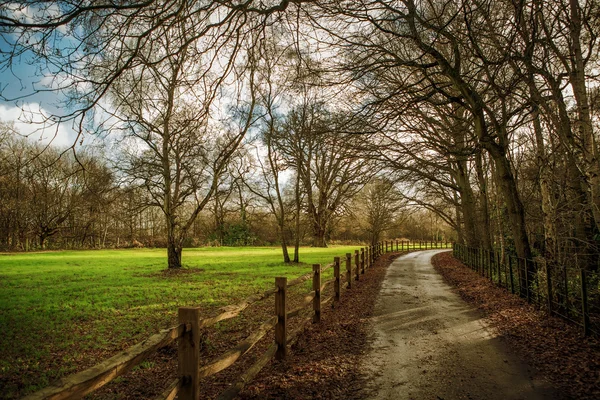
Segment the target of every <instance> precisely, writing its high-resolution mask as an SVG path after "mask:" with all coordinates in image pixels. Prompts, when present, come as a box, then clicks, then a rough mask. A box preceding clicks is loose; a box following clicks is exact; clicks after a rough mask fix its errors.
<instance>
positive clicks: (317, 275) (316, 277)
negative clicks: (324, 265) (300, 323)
mask: <svg viewBox="0 0 600 400" xmlns="http://www.w3.org/2000/svg"><path fill="white" fill-rule="evenodd" d="M313 290H314V291H315V298H314V299H313V310H314V311H315V315H314V316H313V323H317V322H321V264H313Z"/></svg>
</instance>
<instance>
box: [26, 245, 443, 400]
mask: <svg viewBox="0 0 600 400" xmlns="http://www.w3.org/2000/svg"><path fill="white" fill-rule="evenodd" d="M421 247H422V244H421V243H419V244H418V245H417V243H409V242H406V241H400V242H398V240H396V251H408V250H419V249H421ZM441 247H442V244H440V245H439V248H441ZM443 247H446V248H447V247H448V243H445V244H443ZM393 250H394V247H393V242H390V245H389V246H388V243H387V241H385V243H384V242H379V243H376V244H374V245H371V246H368V247H366V248H365V247H363V248H361V249H360V250H355V252H354V266H353V265H352V254H351V253H347V254H346V256H345V262H346V282H347V286H346V290H350V289H352V285H353V282H352V281H353V280H356V281H359V279H360V275H361V274H365V273H366V272H367V271H368V270H369V269H370V268H372V266H373V264H374V263H375V261H376V260H377V258H378V257H380V256H381V255H383V254H384V253H386V252H388V251H393ZM340 264H341V258H340V257H335V258H334V260H333V263H331V264H328V265H326V266H325V267H321V265H320V264H315V265H313V271H312V272H309V273H307V274H304V275H302V276H300V277H297V278H295V279H293V280H291V281H289V282H288V281H287V278H285V277H279V278H276V279H275V288H274V289H272V290H268V291H266V292H264V293H260V294H257V295H254V296H250V297H249V298H247V299H245V300H243V301H242V302H240V303H238V304H234V305H231V306H227V307H224V308H223V312H222V313H220V314H219V315H216V316H214V317H209V318H201V316H200V312H201V311H200V310H201V309H200V308H199V307H181V308H179V310H178V318H179V324H178V325H177V326H175V327H172V328H169V329H165V330H162V331H160V332H159V333H157V334H155V335H152V336H151V337H149V338H148V339H146V340H144V341H143V342H141V343H138V344H136V345H134V346H131V347H129V348H128V349H127V350H125V351H123V352H121V353H119V354H117V355H115V356H113V357H111V358H109V359H107V360H105V361H103V362H101V363H100V364H97V365H96V366H94V367H92V368H89V369H87V370H85V371H82V372H79V373H76V374H73V375H70V376H67V377H65V378H63V379H62V380H60V381H59V383H58V384H56V385H54V386H50V387H47V388H45V389H42V390H40V391H38V392H35V393H33V394H31V395H29V396H26V397H25V398H24V399H27V400H40V399H78V398H81V397H83V396H85V395H86V394H88V393H91V392H93V391H94V390H96V389H98V388H100V387H102V386H104V385H105V384H107V383H109V382H110V381H112V380H113V379H115V378H116V377H118V376H121V375H123V374H124V373H126V372H128V371H130V370H131V369H132V368H133V367H134V366H136V365H138V364H139V363H141V362H142V361H143V360H145V359H146V358H147V357H148V356H150V355H151V354H152V353H154V352H155V351H156V350H158V349H160V348H162V347H165V346H167V345H169V344H171V343H173V342H174V341H176V340H177V341H178V371H179V372H178V378H177V379H175V380H174V381H173V382H172V383H171V384H170V385H169V386H168V387H167V388H166V389H165V391H164V392H163V393H162V394H161V395H160V396H159V397H157V400H158V399H175V398H178V399H180V400H188V399H194V400H195V399H198V398H199V397H200V393H201V390H200V387H201V385H200V381H201V379H203V378H206V377H209V376H211V375H214V374H216V373H218V372H220V371H222V370H224V369H226V368H229V367H230V366H232V365H233V364H234V363H235V362H236V361H238V360H239V359H240V358H241V357H243V356H244V355H245V354H247V353H248V352H249V351H250V350H251V349H252V348H253V347H254V346H255V345H256V344H257V343H258V342H259V341H260V340H261V339H263V338H264V337H265V336H266V335H267V333H268V332H269V331H270V330H271V329H274V331H275V334H274V339H275V341H274V343H273V344H272V345H271V346H270V347H269V348H268V350H267V351H266V352H265V353H264V354H263V355H262V356H261V357H259V358H258V359H257V361H256V362H255V363H254V364H253V365H252V366H251V367H250V368H249V369H248V370H246V371H245V372H244V373H243V374H242V375H241V376H240V377H239V379H238V381H237V382H236V383H235V384H234V385H232V386H231V387H229V388H228V389H227V390H226V391H225V392H223V393H222V394H221V395H220V396H219V399H231V398H233V397H235V396H236V395H237V394H238V393H239V392H240V391H241V390H242V389H243V387H244V386H245V384H246V383H247V382H249V381H250V380H251V379H252V378H253V377H254V376H255V375H256V374H257V373H258V372H259V371H260V370H261V369H262V368H263V367H264V366H265V365H266V364H267V363H268V361H269V360H270V359H271V358H273V357H275V358H277V359H284V358H286V355H287V347H288V345H289V344H290V341H293V340H295V338H296V337H297V335H298V334H299V333H300V332H301V330H302V329H301V328H302V327H303V326H304V324H301V326H300V328H298V329H297V330H296V331H295V332H293V333H292V334H291V335H289V336H288V334H287V333H288V332H287V322H288V320H289V319H291V318H294V317H297V316H298V315H300V313H301V312H302V310H304V309H306V308H307V307H308V306H310V305H311V304H312V306H313V315H312V317H311V318H310V319H307V320H309V321H310V320H312V321H313V323H319V322H320V321H321V310H322V307H323V305H325V304H328V303H329V302H332V301H333V302H334V304H335V303H337V302H339V300H340V296H341V276H340V273H341V272H340V266H341V265H340ZM330 268H333V269H334V277H333V279H330V280H328V281H326V282H323V283H322V282H321V277H322V274H323V272H324V271H326V270H328V269H330ZM353 276H354V279H353ZM309 279H312V288H313V291H312V292H310V293H308V294H307V295H306V296H305V297H304V299H303V301H302V302H301V304H300V306H299V307H297V308H295V309H293V310H290V311H288V310H287V303H286V301H287V300H286V297H287V289H289V288H290V287H293V286H297V285H300V284H302V283H303V282H306V281H308V280H309ZM331 284H333V285H334V289H333V291H334V294H333V295H332V296H331V297H328V298H327V299H325V300H323V299H322V293H323V292H324V290H325V289H326V288H327V287H328V286H329V285H331ZM271 296H274V298H275V315H274V316H273V317H272V318H270V319H269V320H267V321H265V322H263V323H262V324H261V325H260V326H259V327H258V328H257V329H256V330H255V331H254V332H253V333H252V334H250V335H249V336H248V337H246V338H245V339H244V340H242V341H241V342H239V343H238V344H237V345H236V346H235V347H233V348H232V349H230V350H228V351H226V352H225V353H223V354H222V355H220V356H219V357H217V358H216V359H214V360H211V361H210V362H208V363H205V364H203V365H202V363H201V360H200V356H201V355H200V347H201V346H200V337H201V334H202V330H203V329H206V328H208V327H210V326H213V325H215V324H217V323H218V322H220V321H223V320H227V319H230V318H234V317H236V316H238V315H240V313H241V312H242V311H244V310H245V309H247V308H248V307H250V306H251V305H253V304H254V303H257V302H259V301H263V300H265V299H267V298H269V297H271Z"/></svg>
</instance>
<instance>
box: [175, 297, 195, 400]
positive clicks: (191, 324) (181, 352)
mask: <svg viewBox="0 0 600 400" xmlns="http://www.w3.org/2000/svg"><path fill="white" fill-rule="evenodd" d="M178 319H179V323H180V324H185V333H184V335H183V336H182V337H181V338H180V339H179V343H178V356H177V358H178V362H179V379H181V389H180V390H179V398H180V399H182V400H196V399H198V398H200V377H199V370H200V307H180V308H179V310H178Z"/></svg>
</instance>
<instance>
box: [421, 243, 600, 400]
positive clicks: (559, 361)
mask: <svg viewBox="0 0 600 400" xmlns="http://www.w3.org/2000/svg"><path fill="white" fill-rule="evenodd" d="M432 262H433V265H434V267H435V269H436V270H437V271H438V272H439V273H440V274H441V275H442V276H443V277H444V279H445V280H446V281H447V282H448V283H450V284H451V285H453V286H454V287H455V288H456V289H457V291H458V293H459V294H460V296H461V297H462V298H463V299H464V300H465V301H467V302H468V303H470V304H472V305H474V306H476V307H478V308H479V309H480V310H483V311H484V312H485V314H486V316H487V319H488V320H489V323H490V325H491V327H493V328H494V329H495V330H496V331H497V332H498V334H499V335H500V336H501V337H503V338H504V339H505V341H506V342H507V343H508V344H509V345H510V346H511V347H513V348H515V349H517V350H518V352H519V354H521V355H522V356H523V357H524V358H525V359H527V360H528V362H529V363H530V364H531V365H533V366H534V367H535V368H536V369H537V370H538V371H539V372H540V373H541V374H543V375H544V376H545V377H546V379H548V380H549V381H550V382H552V384H553V386H555V387H556V388H557V389H559V390H560V391H561V392H563V393H568V396H566V397H567V398H569V399H599V398H600V341H599V340H598V338H594V337H583V336H582V334H581V328H580V327H577V326H573V325H570V324H568V323H567V322H565V321H563V320H561V319H559V318H557V317H553V316H548V315H547V314H546V313H545V312H543V311H540V310H538V309H536V308H535V307H534V306H532V305H529V304H527V302H526V301H524V300H522V299H520V298H519V297H517V296H515V295H512V294H510V293H509V292H507V291H506V290H505V289H503V288H500V287H498V286H496V285H495V284H493V283H491V282H490V281H489V280H488V279H486V278H483V277H481V276H480V275H478V274H477V273H476V272H475V271H473V270H471V269H469V268H468V267H465V266H464V265H463V264H462V263H461V262H460V261H458V260H456V259H455V258H453V257H452V254H451V253H450V252H447V253H442V254H438V255H436V256H434V257H433V259H432Z"/></svg>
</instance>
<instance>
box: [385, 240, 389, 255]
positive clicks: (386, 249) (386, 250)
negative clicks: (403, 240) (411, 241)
mask: <svg viewBox="0 0 600 400" xmlns="http://www.w3.org/2000/svg"><path fill="white" fill-rule="evenodd" d="M385 252H386V253H387V252H388V247H387V240H386V241H385Z"/></svg>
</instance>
